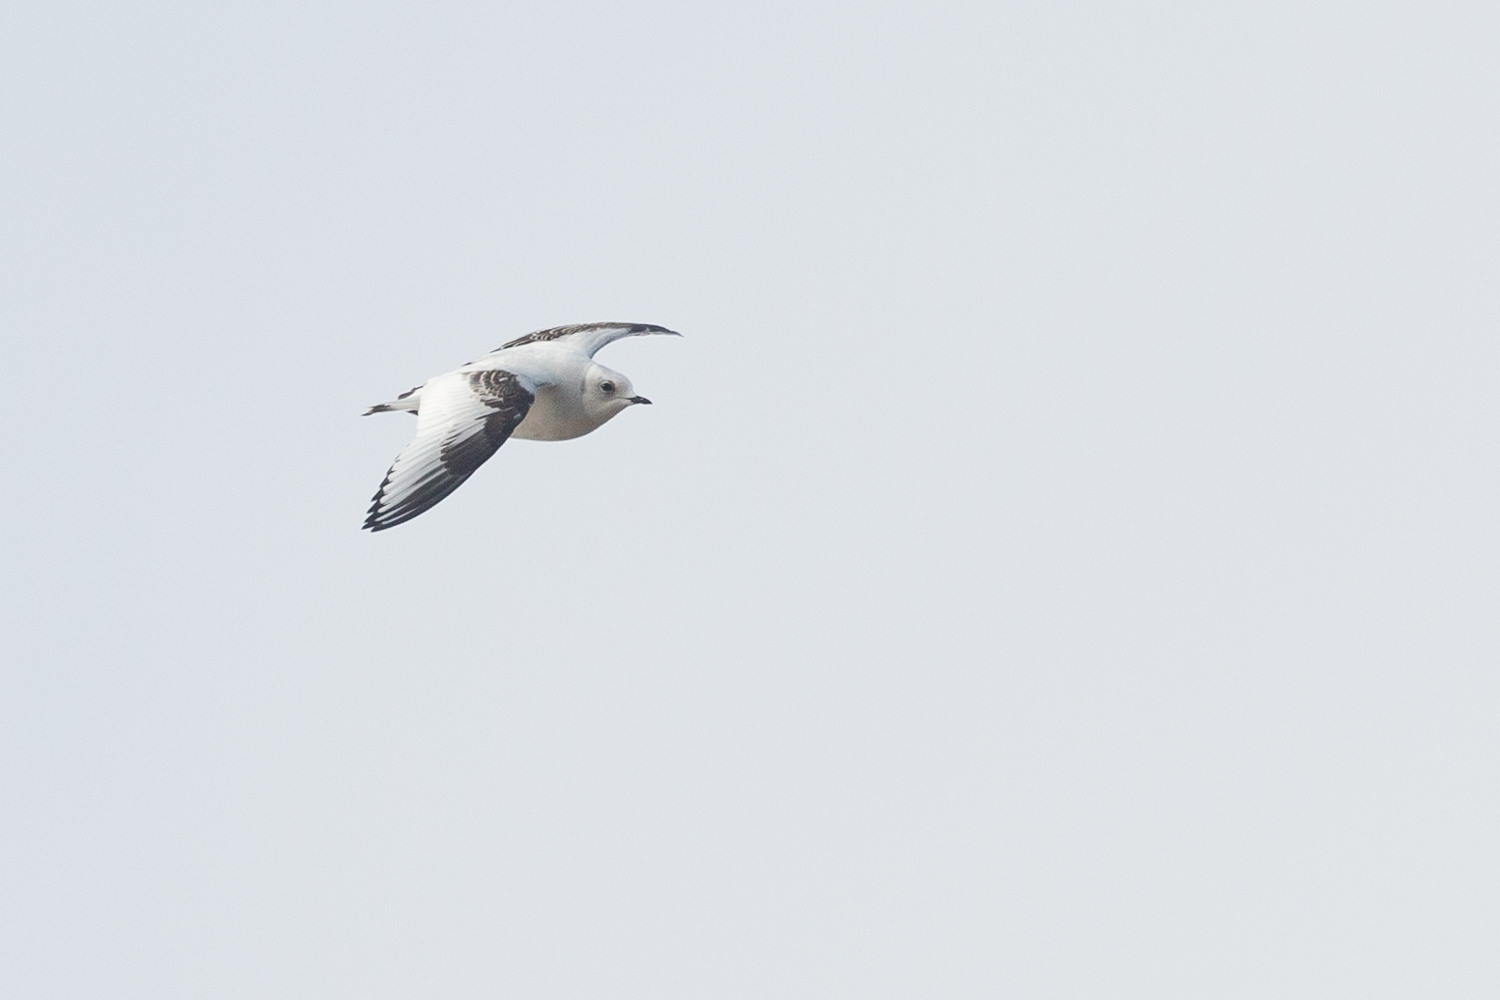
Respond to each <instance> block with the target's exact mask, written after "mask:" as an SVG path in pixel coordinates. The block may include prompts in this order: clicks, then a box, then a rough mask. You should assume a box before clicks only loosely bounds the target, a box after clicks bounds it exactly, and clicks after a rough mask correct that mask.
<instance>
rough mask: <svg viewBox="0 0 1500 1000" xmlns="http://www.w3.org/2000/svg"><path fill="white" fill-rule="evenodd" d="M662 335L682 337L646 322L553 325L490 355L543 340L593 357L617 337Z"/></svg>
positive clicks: (512, 342)
mask: <svg viewBox="0 0 1500 1000" xmlns="http://www.w3.org/2000/svg"><path fill="white" fill-rule="evenodd" d="M652 333H664V334H667V335H668V336H671V337H680V336H682V334H680V333H678V332H677V331H676V330H668V329H667V328H666V327H664V326H652V325H651V324H650V323H578V324H575V325H573V326H554V327H553V328H552V329H550V330H538V331H537V332H536V333H528V334H527V335H526V336H524V337H517V338H516V339H515V340H512V341H511V342H510V343H508V344H501V345H500V346H499V347H497V348H495V350H493V351H491V352H490V353H491V354H495V353H498V352H500V351H503V350H506V349H507V348H511V347H520V346H521V345H522V344H537V343H541V342H543V341H547V340H561V341H564V342H566V343H567V344H568V345H569V346H575V347H577V348H578V349H579V350H580V351H582V352H583V353H584V354H586V355H587V356H589V357H591V358H592V357H593V356H594V354H595V353H597V352H598V350H599V348H601V347H603V346H604V345H605V344H610V343H613V342H614V341H616V340H619V339H620V338H621V337H644V336H646V335H647V334H652Z"/></svg>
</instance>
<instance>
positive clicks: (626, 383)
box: [364, 323, 681, 531]
mask: <svg viewBox="0 0 1500 1000" xmlns="http://www.w3.org/2000/svg"><path fill="white" fill-rule="evenodd" d="M653 333H663V334H670V335H671V336H674V337H676V336H681V335H680V334H678V333H675V332H674V331H672V330H668V329H666V328H665V327H660V326H651V325H649V324H645V323H584V324H580V325H578V326H559V327H554V328H552V329H550V330H538V331H537V332H536V333H530V334H527V335H526V336H524V337H521V338H519V339H517V340H513V341H511V342H509V343H508V344H504V345H503V346H501V347H497V348H496V349H495V350H493V351H491V352H489V353H488V354H486V355H484V356H483V357H481V358H478V359H477V360H475V361H471V362H469V363H468V364H466V365H464V366H463V367H462V368H458V369H456V370H454V371H451V372H448V373H446V374H444V375H438V376H436V377H434V378H430V379H428V380H427V381H426V382H423V383H422V384H421V385H420V386H418V387H417V388H415V389H412V390H411V391H410V392H407V393H404V394H402V395H401V396H400V397H398V398H396V399H394V400H392V401H390V402H388V403H378V404H376V405H375V406H372V407H370V408H369V410H367V411H365V412H366V415H369V414H371V413H385V412H390V411H394V410H405V411H408V412H411V413H415V414H416V416H417V433H416V436H415V437H413V438H412V440H411V443H410V444H408V445H407V446H406V447H405V448H404V449H403V450H402V451H401V454H399V455H397V456H396V461H395V463H394V464H393V465H392V466H391V468H390V471H389V472H387V473H386V476H385V480H384V482H382V483H381V484H380V489H379V490H377V491H376V493H375V497H374V500H373V502H372V503H371V504H370V512H369V516H368V517H367V518H365V524H364V526H365V527H366V528H368V529H370V530H371V531H382V530H384V529H386V528H390V527H394V526H395V525H398V524H401V523H402V522H403V521H409V520H411V519H412V518H414V517H416V516H417V515H418V514H421V513H422V512H423V511H426V510H428V509H429V508H431V507H432V506H433V505H435V504H437V503H438V502H439V501H440V500H442V499H443V498H444V497H446V496H448V494H450V493H452V492H453V491H454V490H456V489H458V487H459V486H460V485H461V484H462V483H463V481H464V480H466V479H468V478H469V477H470V476H471V475H473V474H474V470H475V469H477V468H479V467H480V466H481V465H483V464H484V462H485V461H486V460H487V459H488V458H489V457H490V456H491V455H493V454H494V453H495V452H496V451H497V450H499V448H500V446H501V445H502V444H504V443H505V441H506V439H507V438H511V437H518V438H530V439H532V440H537V441H563V440H567V439H568V438H575V437H580V436H582V435H584V434H587V433H588V432H589V431H591V430H593V429H594V428H596V427H598V426H600V425H601V424H603V423H604V422H605V421H607V420H609V419H610V418H611V417H613V416H614V415H615V414H617V413H619V412H621V411H622V410H624V409H625V408H626V407H629V406H632V405H635V404H638V403H650V402H651V400H649V399H646V398H645V397H644V396H637V395H635V390H634V388H633V387H632V386H631V384H630V379H628V378H626V377H625V376H624V375H621V374H620V373H619V372H615V371H611V370H610V369H608V368H605V367H604V366H603V365H600V364H596V363H595V362H594V361H593V357H594V354H595V353H596V352H597V351H598V350H599V349H600V348H601V347H603V346H604V345H606V344H608V343H611V342H613V341H616V340H619V339H620V338H621V337H640V336H645V335H646V334H653Z"/></svg>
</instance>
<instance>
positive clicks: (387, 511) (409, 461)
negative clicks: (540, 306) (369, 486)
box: [364, 368, 536, 531]
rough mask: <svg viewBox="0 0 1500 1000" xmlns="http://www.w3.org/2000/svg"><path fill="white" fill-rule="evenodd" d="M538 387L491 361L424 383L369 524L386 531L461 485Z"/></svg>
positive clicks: (505, 434)
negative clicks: (411, 428)
mask: <svg viewBox="0 0 1500 1000" xmlns="http://www.w3.org/2000/svg"><path fill="white" fill-rule="evenodd" d="M534 389H535V386H532V385H528V384H527V382H526V380H523V379H522V378H521V377H519V376H517V375H515V374H513V373H511V372H507V371H500V370H498V369H493V368H492V369H484V370H480V371H460V372H453V373H451V374H448V375H443V376H440V377H439V378H436V379H433V380H432V381H431V382H429V383H427V385H425V386H423V388H422V397H421V399H422V401H421V406H420V409H418V411H417V433H416V436H415V437H413V438H412V440H411V443H410V444H408V445H407V446H406V447H405V448H404V449H402V451H401V454H399V455H397V456H396V461H395V462H394V463H393V464H392V465H391V468H390V471H389V472H387V473H386V474H385V479H384V481H382V482H381V484H380V489H379V490H377V491H376V492H375V497H374V500H373V502H372V503H371V504H370V512H369V516H368V517H366V518H365V524H364V526H365V527H366V528H368V529H369V530H371V531H384V530H385V529H386V528H392V527H395V526H396V525H398V524H401V523H403V522H406V521H410V520H411V519H412V518H414V517H416V516H417V515H418V514H421V513H423V512H424V511H427V510H429V509H431V508H432V507H433V506H434V505H435V504H437V503H438V502H439V501H441V500H442V499H443V498H445V497H446V496H448V494H450V493H452V492H453V491H454V490H456V489H458V488H459V487H460V486H461V485H463V482H464V480H466V479H468V478H469V477H470V476H472V475H473V474H474V470H475V469H477V468H479V467H480V466H481V465H483V464H484V463H485V462H486V461H488V459H489V457H490V456H491V455H493V454H494V453H495V452H496V451H498V450H499V449H500V446H501V445H502V444H504V443H505V439H506V438H508V437H510V435H511V432H512V431H514V430H515V429H516V425H518V424H519V423H520V422H521V421H522V420H524V419H525V417H526V412H527V410H529V409H530V408H531V404H532V402H533V401H534V400H535V399H536V396H535V394H534V392H533V390H534Z"/></svg>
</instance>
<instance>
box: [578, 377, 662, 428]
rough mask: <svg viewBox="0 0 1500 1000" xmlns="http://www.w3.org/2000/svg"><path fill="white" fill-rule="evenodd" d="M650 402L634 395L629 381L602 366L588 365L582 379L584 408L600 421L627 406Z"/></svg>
mask: <svg viewBox="0 0 1500 1000" xmlns="http://www.w3.org/2000/svg"><path fill="white" fill-rule="evenodd" d="M650 402H651V400H649V399H647V398H646V397H645V396H637V395H636V394H635V387H634V386H632V385H631V384H630V379H628V378H626V377H625V376H624V375H621V374H620V373H619V372H615V371H610V370H609V369H608V368H605V367H604V366H603V365H590V366H589V370H588V374H587V375H585V376H584V378H583V405H584V408H585V409H586V410H588V411H589V413H590V414H592V415H594V416H596V417H598V418H600V419H601V420H608V419H609V418H610V417H612V416H614V415H615V414H616V413H619V412H620V411H621V410H623V409H625V407H627V406H634V405H635V404H637V403H650Z"/></svg>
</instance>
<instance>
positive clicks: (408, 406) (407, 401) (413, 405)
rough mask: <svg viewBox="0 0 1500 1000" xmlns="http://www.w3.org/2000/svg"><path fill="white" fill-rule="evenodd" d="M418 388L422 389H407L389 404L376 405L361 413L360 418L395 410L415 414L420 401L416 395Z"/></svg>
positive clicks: (419, 397)
mask: <svg viewBox="0 0 1500 1000" xmlns="http://www.w3.org/2000/svg"><path fill="white" fill-rule="evenodd" d="M420 388H422V387H421V386H420V385H419V386H417V388H416V389H408V390H406V391H405V392H403V393H402V394H401V395H399V396H397V397H396V398H395V399H393V400H391V401H390V402H389V403H376V404H375V405H374V406H372V407H370V408H369V409H368V410H366V411H365V412H364V413H362V414H361V416H365V417H368V416H369V415H370V414H372V413H392V412H394V411H396V410H405V411H406V412H407V413H411V414H416V412H417V406H418V405H419V404H420V403H421V401H422V397H421V396H420V395H419V394H418V393H417V389H420Z"/></svg>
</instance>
